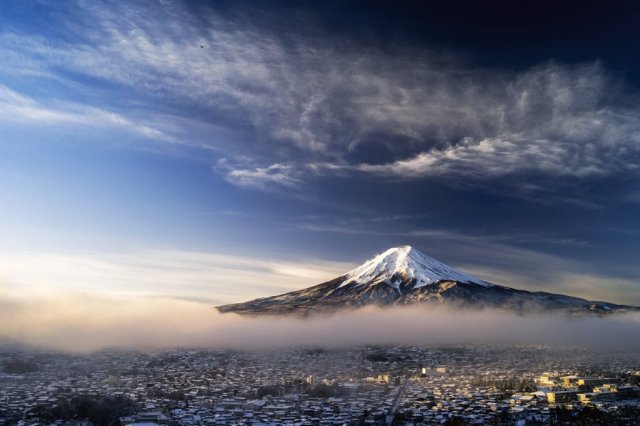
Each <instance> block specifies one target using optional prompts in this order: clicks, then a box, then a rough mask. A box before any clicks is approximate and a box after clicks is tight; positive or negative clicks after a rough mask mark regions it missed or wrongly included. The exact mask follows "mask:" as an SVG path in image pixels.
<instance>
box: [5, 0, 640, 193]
mask: <svg viewBox="0 0 640 426" xmlns="http://www.w3.org/2000/svg"><path fill="white" fill-rule="evenodd" d="M77 13H78V14H79V16H80V18H78V17H76V21H74V22H73V23H71V22H69V23H67V25H66V26H63V28H65V29H66V30H68V31H70V32H71V33H74V32H80V33H81V34H82V37H81V38H79V40H81V41H76V42H70V41H68V40H69V39H68V38H66V39H60V40H49V41H45V40H43V39H41V38H38V37H37V36H33V35H29V34H23V33H18V32H13V33H9V32H5V33H4V34H2V35H1V36H0V46H1V47H2V53H1V54H0V59H5V60H3V61H2V62H4V63H14V64H16V66H14V67H12V68H11V69H9V68H8V67H3V68H2V70H3V72H5V73H13V74H16V73H18V74H20V73H23V72H24V73H26V74H27V75H29V76H33V75H40V76H44V77H42V78H47V76H51V75H54V76H56V78H62V79H64V78H65V77H64V76H63V75H61V73H59V72H57V70H60V69H62V70H66V71H72V72H73V73H79V74H82V75H86V76H90V77H92V78H97V79H101V80H104V81H108V82H110V83H111V84H116V85H118V87H125V88H128V90H130V91H131V92H132V93H134V94H136V95H138V96H141V97H143V98H147V99H158V98H160V99H162V100H163V101H164V102H165V104H171V103H173V105H174V107H175V108H176V109H179V108H181V107H182V106H183V105H185V103H189V105H190V106H195V107H196V108H198V110H200V111H204V112H205V114H204V115H203V116H206V117H212V118H213V121H217V122H218V123H225V125H226V126H229V127H231V128H233V129H234V131H236V132H238V133H239V134H241V135H242V137H240V138H238V141H239V142H238V143H237V144H236V145H235V146H234V147H233V149H230V150H228V153H227V157H228V158H227V159H228V161H229V162H228V164H227V167H217V168H215V170H216V171H218V172H219V173H221V174H222V175H223V176H224V177H225V178H226V179H227V180H228V181H229V182H231V183H233V184H236V185H239V186H244V187H257V188H262V189H266V188H269V187H270V186H284V187H292V186H300V184H301V183H303V182H304V181H305V180H306V179H308V177H309V176H312V175H335V174H345V173H346V174H351V173H364V174H366V175H369V176H372V177H374V178H375V179H388V178H392V179H416V178H422V177H429V176H436V177H441V176H446V177H447V178H450V179H449V180H448V181H450V182H454V181H456V180H457V181H464V182H466V183H467V184H473V183H474V182H475V183H480V182H483V181H486V180H490V179H494V178H496V177H504V176H507V175H518V174H528V175H531V176H535V175H542V176H551V177H569V178H575V179H581V178H584V177H596V178H597V177H601V176H608V175H611V174H615V173H619V172H625V171H626V172H628V171H635V170H637V169H638V167H639V166H640V149H639V147H640V136H639V135H640V124H638V123H640V119H639V118H640V108H638V106H637V105H638V102H637V101H636V100H637V97H638V94H634V93H630V92H629V90H628V89H627V88H625V87H624V85H623V83H621V81H620V80H619V79H618V78H617V77H616V76H615V75H612V74H611V73H609V72H608V71H607V70H606V69H605V67H604V66H603V65H602V64H600V63H597V62H593V63H584V64H581V65H564V64H559V63H547V64H542V65H539V66H537V67H533V68H531V69H528V70H523V71H517V72H516V71H510V70H496V69H486V68H482V67H474V66H473V65H472V64H469V62H465V60H464V58H455V57H454V56H452V55H443V54H439V53H435V52H433V51H429V50H419V51H416V50H408V49H402V48H398V49H397V50H396V51H395V52H393V53H388V52H386V51H382V50H378V49H376V48H374V47H371V46H367V47H363V46H361V45H356V44H354V43H351V42H349V41H347V40H342V39H336V38H332V37H330V36H325V37H317V36H314V35H313V34H314V33H313V32H309V33H305V34H303V33H297V32H295V33H292V34H284V35H282V34H276V33H274V32H273V31H271V30H269V29H268V28H267V27H265V26H261V25H259V24H256V23H255V21H253V20H252V19H250V17H248V16H246V15H244V16H243V15H242V14H236V15H234V16H233V17H231V18H230V17H229V16H226V17H222V16H220V15H219V14H216V13H215V12H214V11H212V10H208V9H203V10H202V15H201V16H199V17H197V18H196V17H195V16H194V15H193V14H192V13H191V12H189V11H188V9H187V8H186V7H183V6H182V5H181V3H179V2H175V3H167V4H165V5H164V6H163V7H157V5H156V4H153V5H151V4H145V3H143V4H135V5H132V4H118V5H110V6H109V7H105V6H102V5H88V4H81V7H80V8H79V10H78V12H77ZM299 18H300V19H303V20H305V19H306V20H308V22H307V23H308V25H307V26H308V27H314V23H313V21H312V19H311V18H308V17H303V16H300V17H299ZM85 22H91V28H87V27H86V25H85V24H84V23H85ZM9 58H10V59H11V60H12V61H13V62H7V61H6V59H9ZM18 70H27V71H18ZM33 114H35V113H33ZM43 114H44V113H43ZM54 115H55V113H54ZM90 115H91V114H90ZM94 115H95V114H94ZM63 117H64V115H63V116H61V117H60V118H63ZM105 119H106V118H103V120H105ZM115 121H118V120H115ZM140 131H145V130H144V129H140ZM148 131H151V130H148ZM374 150H375V151H377V152H378V154H377V155H375V156H374V157H375V158H371V155H372V154H371V152H373V151H374ZM231 165H232V166H231ZM528 184H530V182H529V183H528ZM522 185H525V184H524V183H522ZM529 188H531V187H529Z"/></svg>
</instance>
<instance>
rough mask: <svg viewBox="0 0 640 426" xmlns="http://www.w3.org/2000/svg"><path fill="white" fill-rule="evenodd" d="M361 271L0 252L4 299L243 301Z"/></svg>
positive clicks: (171, 254) (217, 259)
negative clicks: (72, 295)
mask: <svg viewBox="0 0 640 426" xmlns="http://www.w3.org/2000/svg"><path fill="white" fill-rule="evenodd" d="M352 266H353V265H351V264H349V263H341V262H329V261H321V260H317V259H302V258H301V259H298V260H297V261H294V260H288V261H287V260H279V259H272V258H258V257H251V256H241V255H238V256H233V255H223V254H217V253H204V252H185V251H170V250H145V251H138V252H131V253H104V252H89V253H62V252H33V251H29V252H11V253H8V252H5V253H0V294H6V295H8V296H11V297H27V296H28V295H31V296H33V297H49V296H51V295H54V294H56V293H59V292H62V293H66V292H71V293H79V294H82V293H91V294H97V295H101V296H104V297H112V298H122V299H126V298H128V297H142V296H144V297H154V298H157V297H176V298H182V299H186V300H199V301H206V302H207V303H209V304H212V305H213V304H223V303H231V302H237V301H238V300H241V299H244V298H246V299H249V298H255V297H260V296H269V295H272V294H274V293H283V292H286V291H291V290H297V289H299V288H302V287H305V286H308V285H312V284H315V283H319V282H322V281H326V280H328V279H331V278H334V277H335V276H337V275H339V274H341V273H344V272H345V271H348V270H350V269H351V268H352Z"/></svg>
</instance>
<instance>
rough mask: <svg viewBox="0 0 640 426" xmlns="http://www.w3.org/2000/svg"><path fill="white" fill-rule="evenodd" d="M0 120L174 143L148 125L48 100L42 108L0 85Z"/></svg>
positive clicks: (165, 134)
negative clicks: (101, 129) (102, 130)
mask: <svg viewBox="0 0 640 426" xmlns="http://www.w3.org/2000/svg"><path fill="white" fill-rule="evenodd" d="M0 120H1V121H4V122H5V123H11V124H14V125H15V124H17V123H22V124H25V125H28V126H54V125H65V126H69V125H73V126H85V127H96V126H97V127H107V128H116V129H120V130H124V131H126V132H130V133H133V134H135V135H137V136H142V137H144V138H147V139H151V140H155V141H164V142H172V143H174V142H177V140H176V139H175V138H174V137H173V136H170V135H169V134H167V133H166V132H164V131H162V130H160V129H158V128H156V127H153V126H152V125H150V124H144V123H141V122H136V121H132V120H130V119H128V118H126V117H124V116H122V115H120V114H117V113H115V112H111V111H107V110H104V109H100V108H95V107H91V106H86V105H82V104H77V103H70V102H56V101H52V100H48V102H47V103H46V104H45V103H43V102H39V101H36V100H35V99H33V98H31V97H29V96H26V95H24V94H21V93H18V92H16V91H15V90H12V89H10V88H8V87H6V86H3V85H0Z"/></svg>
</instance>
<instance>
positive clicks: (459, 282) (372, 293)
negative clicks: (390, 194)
mask: <svg viewBox="0 0 640 426" xmlns="http://www.w3.org/2000/svg"><path fill="white" fill-rule="evenodd" d="M414 304H446V305H449V306H453V307H456V308H465V309H483V308H498V309H504V310H509V311H514V312H517V313H528V312H544V311H565V312H567V313H571V314H579V313H596V314H600V315H606V314H611V313H620V312H626V311H637V310H640V308H638V307H635V306H626V305H617V304H614V303H608V302H601V301H591V300H587V299H582V298H579V297H574V296H567V295H563V294H555V293H547V292H531V291H527V290H519V289H515V288H511V287H505V286H501V285H497V284H492V283H489V282H486V281H484V280H481V279H479V278H476V277H473V276H471V275H468V274H466V273H464V272H461V271H458V270H457V269H455V268H452V267H450V266H448V265H445V264H444V263H442V262H440V261H438V260H436V259H433V258H431V257H429V256H427V255H425V254H423V253H421V252H420V251H418V250H416V249H415V248H413V247H411V246H399V247H393V248H390V249H388V250H386V251H385V252H383V253H381V254H379V255H377V256H375V257H373V258H372V259H370V260H368V261H366V262H365V263H363V264H362V265H360V266H358V267H356V268H354V269H353V270H351V271H349V272H347V273H345V274H342V275H340V276H338V277H336V278H334V279H332V280H329V281H326V282H323V283H320V284H316V285H314V286H311V287H307V288H304V289H301V290H296V291H291V292H288V293H284V294H280V295H276V296H271V297H262V298H258V299H254V300H250V301H247V302H242V303H235V304H229V305H222V306H217V307H216V309H217V310H218V311H219V312H221V313H230V312H233V313H237V314H241V315H288V314H294V315H300V316H308V315H311V314H314V313H323V312H324V313H327V312H334V311H338V310H343V309H348V308H358V307H363V306H367V305H377V306H405V305H414Z"/></svg>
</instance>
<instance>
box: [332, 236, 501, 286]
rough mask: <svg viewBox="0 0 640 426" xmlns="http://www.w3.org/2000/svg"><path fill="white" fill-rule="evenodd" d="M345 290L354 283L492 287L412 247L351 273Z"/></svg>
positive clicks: (379, 257)
mask: <svg viewBox="0 0 640 426" xmlns="http://www.w3.org/2000/svg"><path fill="white" fill-rule="evenodd" d="M345 278H346V279H345V281H344V282H343V283H342V285H341V287H344V286H346V285H349V284H352V283H358V284H366V283H379V282H386V283H388V284H389V285H391V286H397V285H399V284H400V282H401V281H402V280H406V281H410V280H413V279H415V285H414V286H413V288H414V289H415V288H420V287H423V286H425V285H429V284H435V283H437V282H440V281H458V282H462V283H468V284H477V285H480V286H483V287H489V286H491V284H489V283H487V282H484V281H482V280H480V279H478V278H475V277H472V276H471V275H467V274H465V273H463V272H460V271H457V270H455V269H453V268H451V267H449V266H447V265H445V264H444V263H442V262H439V261H437V260H435V259H433V258H431V257H429V256H426V255H424V254H422V253H421V252H420V251H418V250H416V249H415V248H413V247H411V246H400V247H393V248H390V249H389V250H387V251H385V252H384V253H381V254H379V255H377V256H375V257H374V258H373V259H370V260H368V261H367V262H365V263H364V264H362V265H361V266H359V267H357V268H355V269H354V270H352V271H350V272H348V273H347V274H346V275H345Z"/></svg>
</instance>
